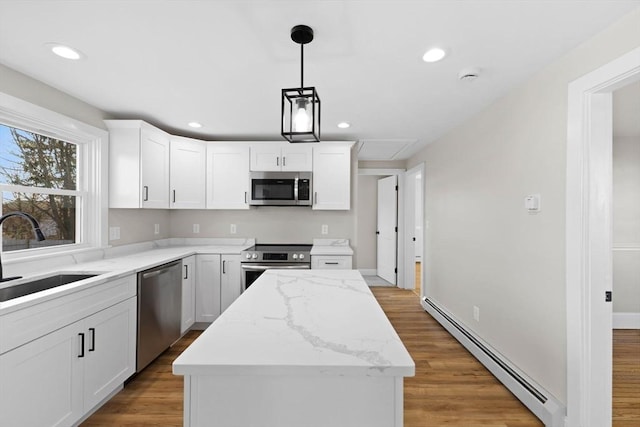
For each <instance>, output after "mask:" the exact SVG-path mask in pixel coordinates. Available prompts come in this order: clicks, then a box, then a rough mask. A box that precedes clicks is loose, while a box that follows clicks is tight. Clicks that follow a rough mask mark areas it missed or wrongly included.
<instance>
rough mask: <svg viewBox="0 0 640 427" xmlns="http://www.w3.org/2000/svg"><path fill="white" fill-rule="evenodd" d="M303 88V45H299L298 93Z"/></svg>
mask: <svg viewBox="0 0 640 427" xmlns="http://www.w3.org/2000/svg"><path fill="white" fill-rule="evenodd" d="M302 88H304V43H300V89H301V91H300V93H301V94H302Z"/></svg>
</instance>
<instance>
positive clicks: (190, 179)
mask: <svg viewBox="0 0 640 427" xmlns="http://www.w3.org/2000/svg"><path fill="white" fill-rule="evenodd" d="M205 153H206V146H205V144H204V143H203V142H202V141H199V140H196V139H190V138H182V137H178V136H172V137H171V152H170V156H169V157H170V165H171V167H170V169H169V170H170V180H169V182H170V188H171V192H170V194H169V196H170V206H171V208H172V209H204V207H205V170H206V154H205Z"/></svg>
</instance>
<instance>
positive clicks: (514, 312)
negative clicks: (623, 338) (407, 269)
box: [407, 10, 640, 402]
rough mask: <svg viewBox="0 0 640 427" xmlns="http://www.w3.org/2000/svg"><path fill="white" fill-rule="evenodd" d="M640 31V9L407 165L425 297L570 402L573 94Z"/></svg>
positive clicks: (634, 43)
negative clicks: (414, 191) (413, 178)
mask: <svg viewBox="0 0 640 427" xmlns="http://www.w3.org/2000/svg"><path fill="white" fill-rule="evenodd" d="M638 28H640V10H636V12H634V13H632V14H630V15H627V16H626V17H625V18H623V19H622V20H621V21H619V22H618V23H616V24H615V25H613V26H611V27H609V28H608V29H606V30H605V31H603V32H602V33H600V34H598V35H597V36H595V37H594V38H593V39H591V40H589V41H587V42H585V43H583V44H582V45H580V46H578V47H577V48H575V49H574V50H573V51H571V52H569V53H568V54H567V55H565V56H563V57H561V58H559V59H558V60H556V61H555V62H554V63H553V64H551V65H549V66H548V67H546V68H544V69H543V70H540V71H538V72H537V73H536V74H534V75H533V76H532V77H531V78H530V79H529V80H528V81H526V82H524V84H522V85H521V86H520V87H518V88H516V89H514V90H513V91H511V92H510V93H509V94H507V95H506V96H504V97H503V98H501V99H499V100H497V101H496V102H495V103H494V104H492V105H491V106H489V107H488V108H487V109H486V110H484V111H483V112H481V113H480V114H478V115H476V116H475V117H474V118H472V119H471V120H469V121H467V122H466V123H464V124H463V125H461V126H459V127H458V128H457V129H455V130H453V131H452V132H450V133H449V134H447V135H446V136H444V137H443V138H441V139H440V140H438V141H437V142H435V143H433V144H431V145H429V146H428V147H427V148H425V149H424V150H423V151H422V152H420V153H418V154H417V155H415V156H413V157H412V158H411V159H410V161H409V164H408V165H407V166H408V168H410V167H413V166H414V165H417V164H418V163H420V162H422V161H424V162H425V171H426V174H425V204H424V206H425V210H424V213H425V221H428V223H429V228H428V230H427V229H426V230H425V248H426V253H425V260H426V265H425V271H426V276H425V278H426V280H425V284H426V292H427V295H428V296H430V297H431V298H433V299H434V300H436V301H437V302H439V303H440V304H442V305H443V306H444V307H445V308H446V309H447V310H449V311H450V312H451V313H452V314H453V315H455V316H456V317H457V318H458V319H460V320H461V321H462V322H463V323H464V324H466V325H467V326H468V327H469V328H471V329H472V330H474V331H475V332H476V333H477V334H478V335H479V336H480V337H481V338H482V339H483V340H485V341H486V342H488V343H489V344H490V345H491V346H493V347H494V348H495V349H497V350H498V351H499V352H500V353H502V354H503V355H504V356H505V357H506V358H507V359H508V360H510V361H511V362H512V363H514V364H515V365H516V366H517V367H519V368H520V369H521V370H522V371H524V372H525V373H526V374H527V375H529V376H530V377H531V378H533V380H535V381H536V382H538V383H539V384H540V385H541V386H543V387H544V388H545V389H547V390H548V391H549V392H551V393H552V394H553V395H554V396H555V397H557V398H558V399H559V400H561V401H564V402H566V377H567V368H566V364H567V360H566V300H565V293H566V288H565V183H566V180H565V176H566V136H567V92H568V90H567V87H568V84H569V83H570V82H571V81H573V80H575V79H577V78H579V77H581V76H583V75H584V74H586V73H589V72H590V71H593V70H594V69H596V68H598V67H600V66H602V65H603V64H605V63H608V62H610V61H612V60H613V59H615V58H617V57H619V56H620V55H622V54H624V53H626V52H628V51H630V50H632V49H633V48H636V47H638V46H640V31H638ZM493 72H496V73H499V72H500V70H494V71H493ZM481 80H482V79H479V80H478V81H477V82H474V84H476V83H477V84H482V81H481ZM533 193H540V194H541V197H542V202H541V206H542V211H541V212H540V213H538V214H534V215H531V214H528V213H527V212H526V211H525V209H524V198H525V196H527V195H528V194H533ZM425 228H426V227H425ZM474 306H478V307H479V308H480V321H479V322H476V321H475V320H474V319H473V307H474Z"/></svg>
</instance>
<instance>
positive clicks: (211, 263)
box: [196, 255, 220, 322]
mask: <svg viewBox="0 0 640 427" xmlns="http://www.w3.org/2000/svg"><path fill="white" fill-rule="evenodd" d="M196 264H197V265H196V277H197V279H196V322H213V321H214V320H216V319H217V318H218V316H219V315H220V255H197V256H196Z"/></svg>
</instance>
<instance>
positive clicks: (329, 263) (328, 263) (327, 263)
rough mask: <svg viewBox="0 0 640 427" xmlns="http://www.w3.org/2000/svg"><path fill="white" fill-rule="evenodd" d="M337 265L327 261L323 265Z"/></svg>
mask: <svg viewBox="0 0 640 427" xmlns="http://www.w3.org/2000/svg"><path fill="white" fill-rule="evenodd" d="M338 264H339V263H338V262H329V261H326V262H325V265H338Z"/></svg>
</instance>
